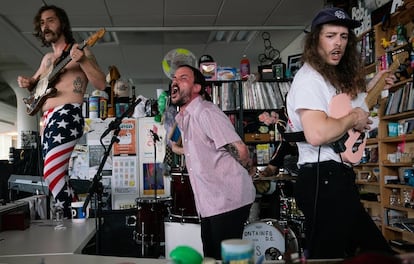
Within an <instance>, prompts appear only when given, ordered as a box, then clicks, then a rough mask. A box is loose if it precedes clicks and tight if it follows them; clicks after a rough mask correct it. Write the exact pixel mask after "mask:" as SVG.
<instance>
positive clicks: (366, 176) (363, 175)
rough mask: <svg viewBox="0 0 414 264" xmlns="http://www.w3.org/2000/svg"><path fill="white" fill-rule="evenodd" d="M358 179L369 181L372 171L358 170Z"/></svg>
mask: <svg viewBox="0 0 414 264" xmlns="http://www.w3.org/2000/svg"><path fill="white" fill-rule="evenodd" d="M357 176H358V180H360V181H368V180H369V178H370V176H371V171H366V170H360V171H358V175H357Z"/></svg>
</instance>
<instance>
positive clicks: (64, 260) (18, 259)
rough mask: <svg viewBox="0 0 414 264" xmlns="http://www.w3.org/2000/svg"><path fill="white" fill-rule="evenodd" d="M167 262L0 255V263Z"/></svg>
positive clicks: (158, 263)
mask: <svg viewBox="0 0 414 264" xmlns="http://www.w3.org/2000/svg"><path fill="white" fill-rule="evenodd" d="M5 263H7V264H56V263H59V264H74V263H75V264H83V263H88V264H133V263H137V264H167V263H168V260H166V259H145V258H121V257H108V256H94V255H77V254H71V255H63V254H58V255H37V256H15V257H2V256H0V264H5Z"/></svg>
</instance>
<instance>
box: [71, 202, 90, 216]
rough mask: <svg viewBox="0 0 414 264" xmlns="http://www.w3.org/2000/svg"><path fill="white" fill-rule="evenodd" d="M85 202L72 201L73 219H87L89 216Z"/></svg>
mask: <svg viewBox="0 0 414 264" xmlns="http://www.w3.org/2000/svg"><path fill="white" fill-rule="evenodd" d="M83 203H84V202H72V204H71V206H72V219H85V218H86V217H87V216H86V212H84V211H83ZM86 211H87V209H86Z"/></svg>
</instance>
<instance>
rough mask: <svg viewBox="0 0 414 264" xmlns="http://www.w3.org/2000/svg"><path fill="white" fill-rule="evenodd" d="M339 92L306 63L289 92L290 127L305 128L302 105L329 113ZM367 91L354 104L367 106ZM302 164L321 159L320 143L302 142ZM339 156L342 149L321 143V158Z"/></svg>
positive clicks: (336, 157)
mask: <svg viewBox="0 0 414 264" xmlns="http://www.w3.org/2000/svg"><path fill="white" fill-rule="evenodd" d="M335 95H336V89H335V87H333V86H332V85H331V84H330V83H329V82H327V81H326V80H325V79H324V78H323V77H322V75H320V74H319V73H318V72H317V71H315V70H314V69H313V68H312V67H311V66H310V65H309V64H307V63H305V64H304V65H303V66H302V67H301V68H300V70H299V71H298V72H297V73H296V75H295V78H294V80H293V82H292V85H291V87H290V90H289V93H288V95H287V112H288V116H289V120H290V124H289V125H290V128H291V130H292V131H293V132H296V131H303V127H302V123H301V121H300V116H299V114H298V113H297V110H299V109H310V110H319V111H323V112H325V113H327V114H328V115H329V110H328V108H329V103H330V101H331V99H332V97H334V96H335ZM365 95H366V94H365V93H361V94H359V95H358V97H357V98H356V99H354V100H352V102H351V105H352V107H353V108H354V107H357V106H359V107H362V108H364V109H365V110H367V107H366V104H365ZM297 145H298V150H299V160H298V164H299V165H301V164H304V163H314V162H318V152H319V146H316V147H315V146H312V145H311V144H309V143H307V142H298V143H297ZM327 160H335V161H337V162H341V158H340V156H339V154H338V153H335V151H334V150H333V149H332V148H331V147H330V146H328V145H323V146H322V147H321V152H320V158H319V161H327Z"/></svg>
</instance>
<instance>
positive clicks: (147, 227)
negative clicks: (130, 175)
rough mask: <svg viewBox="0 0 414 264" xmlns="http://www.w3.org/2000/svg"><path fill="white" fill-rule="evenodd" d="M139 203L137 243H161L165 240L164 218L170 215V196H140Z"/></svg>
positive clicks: (135, 233)
mask: <svg viewBox="0 0 414 264" xmlns="http://www.w3.org/2000/svg"><path fill="white" fill-rule="evenodd" d="M135 200H136V204H137V219H136V225H135V231H134V240H135V242H136V243H137V244H146V245H150V246H153V245H160V244H162V243H163V242H165V238H164V218H165V217H166V216H167V215H168V207H169V206H170V201H171V198H170V197H162V198H155V197H140V198H137V199H135Z"/></svg>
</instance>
